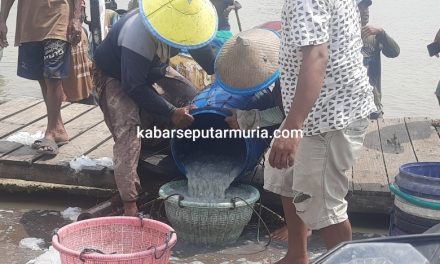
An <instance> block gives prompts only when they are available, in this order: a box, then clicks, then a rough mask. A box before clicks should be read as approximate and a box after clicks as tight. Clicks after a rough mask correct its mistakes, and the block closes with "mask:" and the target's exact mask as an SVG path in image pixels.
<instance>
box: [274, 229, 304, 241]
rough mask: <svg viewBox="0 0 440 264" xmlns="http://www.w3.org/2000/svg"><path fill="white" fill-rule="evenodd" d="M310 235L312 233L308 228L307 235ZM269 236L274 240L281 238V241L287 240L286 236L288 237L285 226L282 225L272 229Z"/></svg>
mask: <svg viewBox="0 0 440 264" xmlns="http://www.w3.org/2000/svg"><path fill="white" fill-rule="evenodd" d="M311 235H312V231H311V230H310V229H309V230H308V233H307V236H308V237H309V236H311ZM271 236H272V238H273V239H275V240H281V241H285V242H287V237H288V230H287V226H283V227H281V228H278V229H277V230H275V231H273V232H272V234H271Z"/></svg>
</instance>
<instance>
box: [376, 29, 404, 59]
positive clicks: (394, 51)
mask: <svg viewBox="0 0 440 264" xmlns="http://www.w3.org/2000/svg"><path fill="white" fill-rule="evenodd" d="M376 38H377V40H378V41H379V43H380V45H381V46H382V53H383V55H385V56H386V57H388V58H396V57H397V56H399V54H400V47H399V45H398V44H397V42H396V41H394V39H392V38H391V37H390V36H389V35H388V34H387V33H386V32H385V30H382V31H381V32H380V33H379V34H377V35H376Z"/></svg>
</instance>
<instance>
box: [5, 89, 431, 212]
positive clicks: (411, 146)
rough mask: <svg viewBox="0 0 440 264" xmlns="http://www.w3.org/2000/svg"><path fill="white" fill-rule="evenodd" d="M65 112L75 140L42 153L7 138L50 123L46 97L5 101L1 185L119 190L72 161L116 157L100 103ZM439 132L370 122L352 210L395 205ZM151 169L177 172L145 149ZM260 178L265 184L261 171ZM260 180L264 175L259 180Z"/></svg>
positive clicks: (420, 125) (66, 107)
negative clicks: (413, 165) (412, 165)
mask: <svg viewBox="0 0 440 264" xmlns="http://www.w3.org/2000/svg"><path fill="white" fill-rule="evenodd" d="M61 112H62V117H63V120H64V122H65V127H66V130H67V132H68V134H69V136H70V143H69V144H67V145H65V146H62V147H60V153H59V154H58V155H57V156H55V157H49V156H47V155H41V154H38V153H37V152H36V151H35V150H33V149H32V148H30V146H27V145H22V144H20V143H15V142H10V141H7V140H6V139H7V138H8V137H9V136H11V135H14V134H15V133H17V132H28V133H35V132H37V131H44V129H45V127H46V121H47V120H46V115H45V113H46V108H45V105H44V102H43V101H42V100H41V99H36V98H26V97H23V98H18V99H13V100H11V101H7V102H4V103H2V104H0V184H1V180H2V179H3V180H6V179H7V180H9V179H15V180H24V181H29V182H34V183H35V182H42V183H54V184H62V185H74V186H85V187H94V188H104V189H114V188H115V182H114V179H113V171H112V170H111V169H109V168H105V167H102V166H93V167H87V168H85V169H83V170H82V171H80V172H75V171H74V170H73V169H71V168H70V165H69V163H70V161H71V160H73V159H74V158H76V157H80V156H82V155H85V156H87V157H89V158H92V159H98V158H102V157H109V158H111V157H112V156H113V155H112V147H113V139H112V138H111V135H110V132H109V131H108V129H107V127H106V125H105V123H104V121H103V116H102V112H101V110H100V109H99V107H97V106H92V105H83V104H74V103H65V104H63V105H62V110H61ZM439 132H440V131H438V130H436V129H435V128H434V127H432V126H431V120H430V119H429V118H396V119H384V120H382V119H381V120H378V121H371V124H370V127H369V131H368V133H367V136H366V139H365V143H364V148H363V150H362V152H361V153H360V156H359V158H358V160H357V163H356V165H355V166H354V167H353V168H352V171H351V175H350V176H351V177H350V178H351V190H350V194H349V196H348V199H349V210H350V211H353V212H369V213H386V212H388V210H389V209H390V207H391V205H392V196H391V194H390V191H389V189H388V184H389V183H391V182H393V181H394V177H395V176H396V175H397V174H398V172H399V167H400V166H401V165H402V164H404V163H409V162H421V161H437V160H439V157H440V136H439V135H440V134H439ZM152 174H162V175H166V176H167V177H164V178H163V179H173V178H175V176H176V175H178V172H177V169H176V167H175V165H174V163H173V161H172V158H171V157H170V156H169V155H167V153H160V152H159V153H146V152H144V153H143V154H142V157H141V161H140V175H141V178H144V179H145V181H147V180H150V179H151V175H152ZM256 179H257V183H258V182H259V183H260V184H261V181H262V176H261V170H260V173H259V177H256ZM258 179H259V180H258Z"/></svg>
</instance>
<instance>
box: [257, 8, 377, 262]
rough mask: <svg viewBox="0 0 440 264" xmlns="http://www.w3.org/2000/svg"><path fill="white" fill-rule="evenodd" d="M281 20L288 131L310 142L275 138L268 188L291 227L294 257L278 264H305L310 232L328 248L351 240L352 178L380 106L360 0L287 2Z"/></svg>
mask: <svg viewBox="0 0 440 264" xmlns="http://www.w3.org/2000/svg"><path fill="white" fill-rule="evenodd" d="M281 20H282V34H281V48H280V67H281V78H280V79H281V93H282V97H283V105H284V111H285V114H286V119H285V120H284V122H283V124H282V125H281V129H282V130H287V131H293V132H294V131H297V130H302V135H303V137H302V138H300V137H294V135H295V134H297V135H301V133H288V134H290V135H292V137H287V138H283V137H279V138H275V139H273V141H272V143H271V147H270V148H269V150H268V152H267V153H266V160H265V170H264V188H265V189H266V190H268V191H271V192H273V193H276V194H279V195H280V196H281V199H282V204H283V209H284V215H285V219H286V222H287V228H288V252H287V254H286V256H285V257H284V258H283V259H281V260H280V261H279V262H278V263H289V264H305V263H308V256H307V229H308V228H310V229H312V230H316V231H318V233H319V234H320V236H321V238H322V239H323V240H324V242H325V245H326V247H327V249H331V248H333V247H335V246H336V245H337V244H339V243H341V242H343V241H347V240H351V235H352V234H351V225H350V222H349V220H348V215H347V201H346V200H345V196H346V195H347V193H348V187H349V179H348V177H347V176H346V175H345V173H346V172H347V171H348V170H349V169H350V168H351V167H352V166H353V163H354V159H355V156H356V153H357V151H358V150H359V149H360V148H361V147H362V145H363V139H364V136H365V133H366V130H367V128H368V125H369V121H368V116H369V115H370V114H371V113H372V112H374V111H375V110H376V107H375V105H374V98H373V93H372V90H373V87H372V86H371V85H370V84H369V80H368V75H367V69H366V68H365V67H364V66H363V57H362V54H361V49H362V45H363V44H362V38H361V23H360V22H361V21H360V14H359V10H358V8H357V5H356V2H355V1H353V0H339V1H313V0H286V1H285V4H284V6H283V10H282V19H281Z"/></svg>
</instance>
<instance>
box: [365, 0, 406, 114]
mask: <svg viewBox="0 0 440 264" xmlns="http://www.w3.org/2000/svg"><path fill="white" fill-rule="evenodd" d="M357 2H358V7H359V11H360V13H361V24H362V41H363V43H364V46H363V47H362V55H363V56H364V65H365V66H366V67H367V69H368V77H369V78H370V84H371V85H372V86H373V87H374V90H373V93H374V103H375V104H376V107H377V108H378V111H376V112H374V113H372V114H371V115H370V118H371V119H377V118H379V117H382V115H383V106H382V102H381V101H382V86H381V72H382V70H381V59H380V57H381V56H380V54H381V53H383V55H384V56H385V57H387V58H396V57H397V56H399V54H400V48H399V45H398V44H397V43H396V41H394V40H393V39H392V38H391V37H390V36H389V35H388V34H387V33H386V32H385V30H384V29H383V28H379V27H374V26H371V25H368V22H369V19H370V13H369V6H371V4H372V1H371V0H357Z"/></svg>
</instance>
